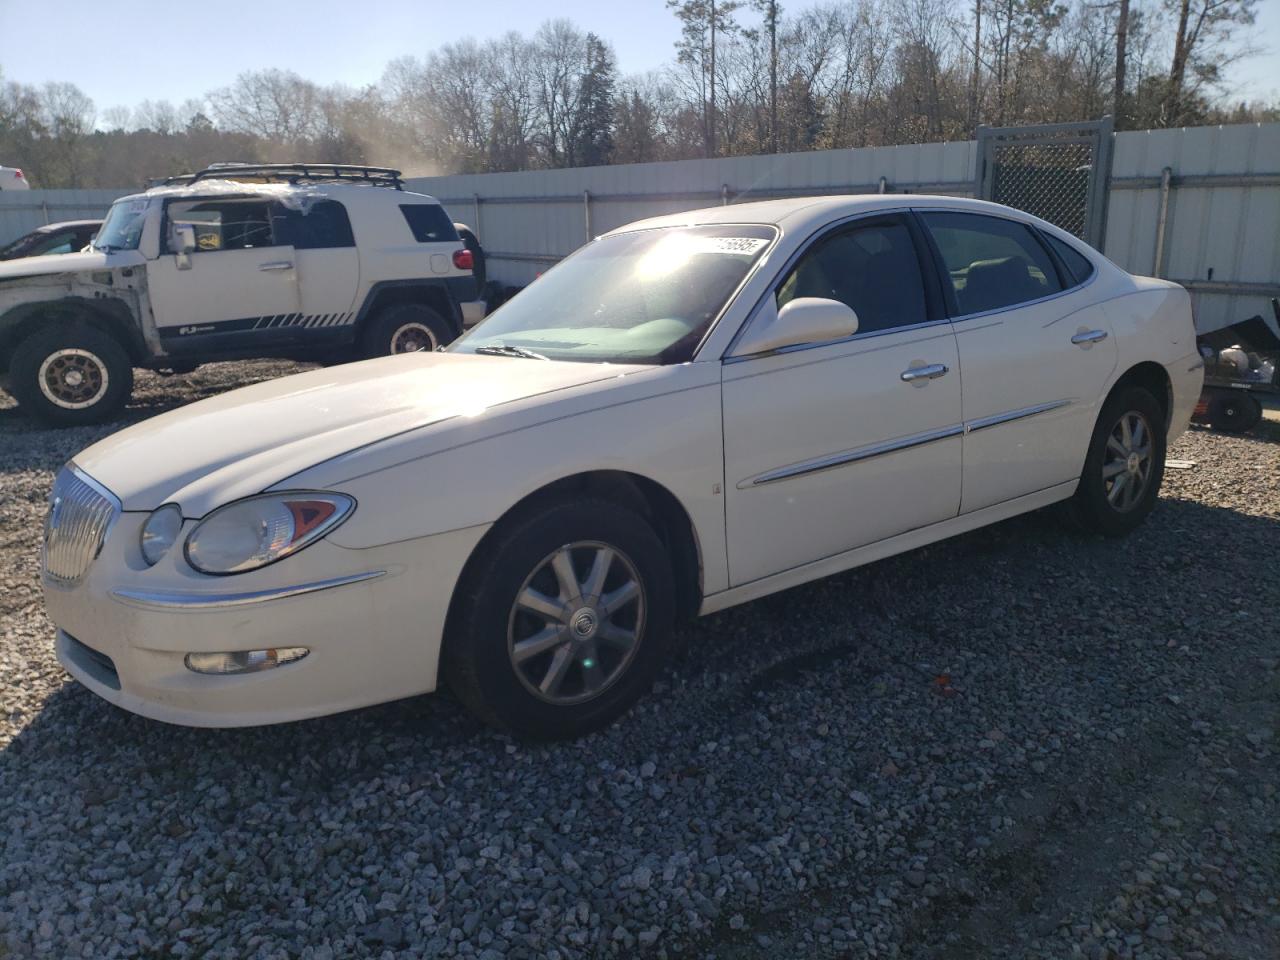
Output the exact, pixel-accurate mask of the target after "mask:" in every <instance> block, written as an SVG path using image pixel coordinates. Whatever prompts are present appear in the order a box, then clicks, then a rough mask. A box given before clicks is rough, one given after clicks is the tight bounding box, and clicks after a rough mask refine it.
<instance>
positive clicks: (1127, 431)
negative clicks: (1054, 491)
mask: <svg viewBox="0 0 1280 960" xmlns="http://www.w3.org/2000/svg"><path fill="white" fill-rule="evenodd" d="M1164 455H1165V421H1164V411H1163V410H1161V409H1160V404H1159V403H1157V402H1156V398H1155V397H1153V396H1152V395H1151V394H1150V393H1149V392H1148V391H1146V390H1144V389H1142V388H1141V387H1125V388H1123V389H1121V390H1118V391H1117V392H1116V393H1115V394H1114V395H1113V396H1111V397H1110V398H1109V399H1108V400H1107V402H1106V403H1105V404H1103V406H1102V413H1100V414H1099V415H1098V422H1097V424H1096V425H1095V426H1094V428H1093V436H1092V437H1091V438H1090V440H1089V452H1088V454H1086V456H1085V460H1084V469H1083V470H1082V471H1081V473H1080V485H1079V486H1078V487H1077V488H1076V492H1075V496H1074V497H1073V498H1072V499H1071V501H1070V511H1071V514H1072V517H1073V519H1074V520H1075V521H1076V523H1077V524H1078V525H1079V526H1081V527H1083V528H1084V529H1085V530H1089V531H1091V532H1093V533H1100V534H1102V535H1103V536H1106V537H1121V536H1124V535H1125V534H1127V533H1129V532H1130V531H1131V530H1133V529H1134V528H1136V527H1137V526H1138V525H1139V524H1141V523H1142V521H1143V520H1145V519H1146V517H1147V514H1149V513H1150V512H1151V510H1152V508H1153V507H1154V506H1155V503H1156V498H1157V497H1158V496H1159V495H1160V482H1161V480H1163V479H1164Z"/></svg>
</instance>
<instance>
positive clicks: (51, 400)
mask: <svg viewBox="0 0 1280 960" xmlns="http://www.w3.org/2000/svg"><path fill="white" fill-rule="evenodd" d="M9 378H10V382H11V389H12V391H13V395H14V396H15V397H16V398H17V400H18V404H19V406H21V407H22V408H23V409H24V410H26V411H27V413H28V415H30V416H32V417H35V418H36V419H37V420H40V421H42V422H44V423H48V424H51V425H53V426H80V425H82V424H90V423H101V422H102V421H103V420H106V419H108V418H110V417H111V416H113V415H114V414H116V413H117V412H119V410H120V409H121V408H122V407H123V406H124V405H125V402H126V401H127V400H128V399H129V395H130V394H131V393H132V392H133V365H132V363H130V361H129V355H128V354H127V353H125V351H124V348H123V347H121V346H120V344H119V343H117V342H116V340H115V339H114V338H112V337H111V336H109V335H108V334H105V333H103V332H102V331H100V330H95V329H94V328H93V327H87V326H77V327H54V328H52V329H49V330H41V331H39V332H37V333H34V334H32V335H31V336H29V337H27V339H26V340H24V341H22V343H20V344H18V348H17V349H16V350H15V351H14V352H13V358H12V359H11V360H10V362H9Z"/></svg>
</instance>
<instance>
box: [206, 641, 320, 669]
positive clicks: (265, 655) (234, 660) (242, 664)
mask: <svg viewBox="0 0 1280 960" xmlns="http://www.w3.org/2000/svg"><path fill="white" fill-rule="evenodd" d="M310 652H311V651H310V650H308V649H307V648H306V647H277V648H273V649H271V650H239V651H236V652H234V653H188V654H187V657H186V664H187V669H188V670H194V671H195V672H196V673H256V672H257V671H259V670H270V669H271V668H272V667H282V666H284V665H285V664H286V663H293V662H294V661H295V660H301V659H302V658H303V657H305V656H306V655H307V654H308V653H310Z"/></svg>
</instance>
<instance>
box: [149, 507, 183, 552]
mask: <svg viewBox="0 0 1280 960" xmlns="http://www.w3.org/2000/svg"><path fill="white" fill-rule="evenodd" d="M181 532H182V510H181V508H180V507H179V506H178V505H177V504H176V503H166V504H165V505H164V506H163V507H160V508H159V509H158V510H156V511H155V512H154V513H153V514H151V516H149V517H147V522H146V523H144V524H143V525H142V543H141V545H142V559H144V560H146V561H147V563H148V564H149V565H150V566H153V567H154V566H155V565H156V564H157V563H159V562H160V559H161V558H162V557H163V556H164V555H165V554H166V553H168V552H169V548H170V547H172V546H173V545H174V544H175V543H176V542H177V540H178V534H180V533H181Z"/></svg>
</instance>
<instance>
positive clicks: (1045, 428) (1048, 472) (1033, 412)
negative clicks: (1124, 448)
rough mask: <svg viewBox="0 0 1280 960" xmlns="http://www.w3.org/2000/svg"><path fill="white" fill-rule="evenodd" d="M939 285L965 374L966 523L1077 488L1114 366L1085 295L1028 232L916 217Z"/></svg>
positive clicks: (970, 216) (1084, 285) (1103, 327)
mask: <svg viewBox="0 0 1280 960" xmlns="http://www.w3.org/2000/svg"><path fill="white" fill-rule="evenodd" d="M920 217H921V219H922V220H923V222H924V224H925V226H926V228H927V229H928V231H929V234H930V236H931V237H932V239H933V242H934V245H935V249H936V252H937V255H938V258H939V260H940V261H941V263H940V267H941V271H942V273H943V279H944V281H947V282H945V283H944V287H946V288H947V289H946V291H945V292H946V294H947V297H948V300H949V302H950V308H951V311H952V315H953V320H952V324H953V326H954V329H955V333H956V342H957V344H958V346H959V350H960V366H961V369H963V371H964V378H963V401H964V426H965V435H964V496H963V500H962V502H961V507H960V510H961V512H962V513H968V512H970V511H973V510H979V509H981V508H983V507H987V506H991V505H993V504H996V503H1000V502H1003V501H1005V500H1011V499H1014V498H1016V497H1020V496H1023V495H1026V494H1030V493H1035V492H1037V491H1040V490H1044V489H1047V488H1049V487H1052V486H1055V485H1057V484H1060V483H1065V482H1067V481H1070V480H1074V479H1076V478H1077V477H1079V476H1080V470H1081V467H1082V466H1083V465H1084V456H1085V450H1086V448H1087V446H1088V442H1089V436H1090V434H1091V433H1092V431H1093V425H1094V422H1095V421H1096V419H1097V416H1098V408H1099V406H1100V404H1101V402H1102V399H1103V394H1104V393H1105V388H1106V385H1107V383H1108V382H1109V380H1110V378H1111V375H1112V371H1113V370H1114V369H1115V366H1116V362H1117V353H1116V343H1115V338H1114V337H1112V336H1111V324H1110V321H1109V320H1108V319H1107V316H1106V314H1105V312H1104V311H1103V309H1102V307H1101V305H1100V304H1098V303H1097V302H1096V297H1094V295H1093V294H1092V292H1091V290H1090V284H1089V279H1091V276H1092V275H1091V276H1090V277H1086V278H1083V280H1082V281H1081V280H1077V278H1076V277H1075V276H1074V275H1072V274H1071V273H1070V271H1069V270H1067V269H1066V267H1065V265H1063V264H1062V263H1060V262H1058V261H1056V260H1055V259H1054V257H1053V256H1051V255H1050V252H1049V249H1048V246H1047V244H1046V241H1045V240H1044V239H1042V237H1041V235H1040V234H1039V232H1038V231H1037V230H1035V229H1034V228H1033V227H1031V226H1029V225H1027V224H1024V223H1021V222H1019V221H1016V220H1011V219H1006V218H1003V217H995V216H988V215H985V214H974V213H967V212H958V211H921V213H920Z"/></svg>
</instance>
